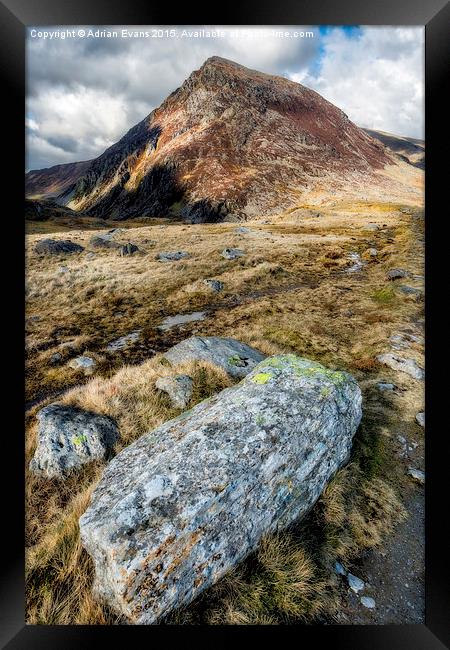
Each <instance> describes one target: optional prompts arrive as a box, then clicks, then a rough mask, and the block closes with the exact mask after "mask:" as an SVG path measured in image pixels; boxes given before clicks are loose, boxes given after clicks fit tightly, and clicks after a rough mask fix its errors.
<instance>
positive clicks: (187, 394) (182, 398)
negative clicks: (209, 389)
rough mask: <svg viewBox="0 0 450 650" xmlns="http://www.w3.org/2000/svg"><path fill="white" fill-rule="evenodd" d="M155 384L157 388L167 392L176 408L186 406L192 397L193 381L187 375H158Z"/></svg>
mask: <svg viewBox="0 0 450 650" xmlns="http://www.w3.org/2000/svg"><path fill="white" fill-rule="evenodd" d="M155 385H156V388H157V389H158V390H160V391H163V392H164V393H167V394H168V396H169V397H170V399H171V401H172V404H173V406H175V407H176V408H180V409H184V408H186V406H187V405H188V403H189V400H190V399H191V397H192V386H193V382H192V378H191V377H189V375H175V376H174V377H160V378H159V379H158V380H157V382H156V384H155Z"/></svg>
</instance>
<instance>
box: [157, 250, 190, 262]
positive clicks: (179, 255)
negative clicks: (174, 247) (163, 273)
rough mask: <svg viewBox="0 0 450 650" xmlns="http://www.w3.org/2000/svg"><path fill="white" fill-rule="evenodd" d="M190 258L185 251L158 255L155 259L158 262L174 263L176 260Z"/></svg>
mask: <svg viewBox="0 0 450 650" xmlns="http://www.w3.org/2000/svg"><path fill="white" fill-rule="evenodd" d="M188 257H190V255H189V253H186V252H185V251H176V252H173V253H170V252H169V253H159V254H158V255H157V257H156V259H157V260H158V261H159V262H176V261H177V260H183V259H186V258H188Z"/></svg>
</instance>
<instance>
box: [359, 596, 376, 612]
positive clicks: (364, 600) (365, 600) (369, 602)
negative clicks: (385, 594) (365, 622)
mask: <svg viewBox="0 0 450 650" xmlns="http://www.w3.org/2000/svg"><path fill="white" fill-rule="evenodd" d="M361 605H364V607H367V608H368V609H375V601H374V599H373V598H369V596H362V597H361Z"/></svg>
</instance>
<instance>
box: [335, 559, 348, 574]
mask: <svg viewBox="0 0 450 650" xmlns="http://www.w3.org/2000/svg"><path fill="white" fill-rule="evenodd" d="M334 570H335V572H336V573H337V574H338V575H339V576H346V575H347V571H346V570H345V568H344V566H343V565H342V564H341V563H340V562H335V563H334Z"/></svg>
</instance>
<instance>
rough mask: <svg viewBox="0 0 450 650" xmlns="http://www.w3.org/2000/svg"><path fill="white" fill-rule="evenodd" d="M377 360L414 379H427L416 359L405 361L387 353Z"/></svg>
mask: <svg viewBox="0 0 450 650" xmlns="http://www.w3.org/2000/svg"><path fill="white" fill-rule="evenodd" d="M377 360H378V361H379V362H380V363H383V364H385V365H386V366H389V368H392V370H399V371H400V372H405V373H406V374H408V375H410V376H411V377H413V378H414V379H418V380H422V379H424V378H425V371H424V369H423V368H421V367H420V366H419V365H418V364H417V362H416V361H414V359H404V358H403V357H399V356H398V355H396V354H393V353H391V352H387V353H386V354H380V355H379V356H378V357H377Z"/></svg>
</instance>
